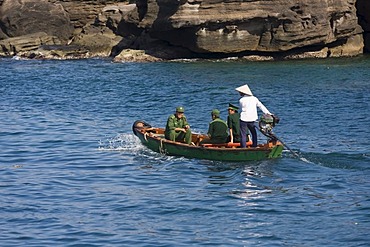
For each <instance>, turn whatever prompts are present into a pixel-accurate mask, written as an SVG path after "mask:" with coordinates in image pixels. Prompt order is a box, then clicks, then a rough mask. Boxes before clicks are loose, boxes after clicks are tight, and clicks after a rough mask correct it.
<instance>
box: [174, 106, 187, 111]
mask: <svg viewBox="0 0 370 247" xmlns="http://www.w3.org/2000/svg"><path fill="white" fill-rule="evenodd" d="M176 112H179V113H184V112H185V110H184V107H182V106H178V107H176Z"/></svg>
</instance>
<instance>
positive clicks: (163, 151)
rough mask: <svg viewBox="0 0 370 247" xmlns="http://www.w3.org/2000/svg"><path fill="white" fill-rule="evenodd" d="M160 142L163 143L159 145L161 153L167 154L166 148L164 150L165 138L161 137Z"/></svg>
mask: <svg viewBox="0 0 370 247" xmlns="http://www.w3.org/2000/svg"><path fill="white" fill-rule="evenodd" d="M160 143H161V145H160V146H159V153H161V154H165V153H166V151H165V150H164V148H163V139H161V141H160Z"/></svg>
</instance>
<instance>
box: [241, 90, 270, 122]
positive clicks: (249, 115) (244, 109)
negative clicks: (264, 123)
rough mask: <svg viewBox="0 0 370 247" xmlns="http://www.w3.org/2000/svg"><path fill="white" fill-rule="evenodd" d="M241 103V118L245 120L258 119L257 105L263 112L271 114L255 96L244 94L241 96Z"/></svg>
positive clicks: (252, 120)
mask: <svg viewBox="0 0 370 247" xmlns="http://www.w3.org/2000/svg"><path fill="white" fill-rule="evenodd" d="M239 105H240V109H241V113H240V120H242V121H244V122H254V121H256V120H257V119H258V115H257V107H258V108H260V109H261V111H262V112H263V113H267V114H271V113H270V112H269V110H267V108H266V107H265V106H264V105H263V104H262V103H261V102H260V101H259V100H258V99H257V98H256V97H255V96H249V95H244V96H243V97H242V98H240V100H239Z"/></svg>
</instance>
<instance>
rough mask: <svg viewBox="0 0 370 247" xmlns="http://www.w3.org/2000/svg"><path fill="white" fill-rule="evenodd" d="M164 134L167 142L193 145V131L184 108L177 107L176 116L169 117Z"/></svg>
mask: <svg viewBox="0 0 370 247" xmlns="http://www.w3.org/2000/svg"><path fill="white" fill-rule="evenodd" d="M164 133H165V137H166V139H167V140H171V141H177V142H185V143H187V144H190V143H191V130H190V126H189V123H188V121H187V120H186V117H185V115H184V107H182V106H179V107H177V108H176V112H175V114H172V115H170V116H169V117H168V120H167V124H166V130H165V132H164Z"/></svg>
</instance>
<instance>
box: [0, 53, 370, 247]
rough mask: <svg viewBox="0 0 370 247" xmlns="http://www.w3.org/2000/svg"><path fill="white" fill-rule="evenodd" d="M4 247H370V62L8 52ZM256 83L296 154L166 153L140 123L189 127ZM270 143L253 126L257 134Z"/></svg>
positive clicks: (0, 169) (2, 75) (1, 140)
mask: <svg viewBox="0 0 370 247" xmlns="http://www.w3.org/2000/svg"><path fill="white" fill-rule="evenodd" d="M0 68H1V72H0V96H1V97H0V99H1V103H0V116H1V121H0V152H1V153H0V154H1V155H0V208H1V211H0V243H1V244H0V245H1V246H346V247H347V246H369V244H370V236H369V231H370V157H369V156H370V141H369V138H370V116H369V114H370V105H369V104H370V103H369V102H370V57H368V56H363V57H357V58H341V59H326V60H305V61H281V62H245V61H177V62H164V63H112V62H110V61H108V60H99V59H95V60H94V59H92V60H76V61H42V60H13V59H2V60H0ZM245 83H248V85H249V86H250V88H251V90H252V92H253V93H254V94H255V95H256V96H257V97H258V98H259V99H260V101H261V102H262V103H263V104H264V105H265V106H266V107H267V108H268V109H269V110H270V111H271V112H273V113H274V114H276V115H278V116H279V117H280V119H281V121H280V123H279V124H278V125H277V126H276V127H275V129H274V132H275V133H276V135H277V136H278V137H279V138H280V139H281V140H283V141H284V143H285V144H286V145H288V147H289V148H290V149H291V150H293V151H294V152H295V153H297V154H298V155H299V157H296V156H295V155H293V154H292V153H291V152H290V151H289V150H285V151H284V153H283V157H282V158H278V159H275V160H265V161H258V162H241V163H228V162H211V161H205V160H196V159H186V158H179V157H168V156H164V155H162V154H159V153H154V152H152V151H149V150H148V149H146V148H145V147H144V146H143V145H141V144H140V142H139V140H138V139H137V138H136V137H135V136H134V135H133V133H132V124H133V122H134V121H135V120H138V119H142V120H145V121H146V122H148V123H150V124H151V125H153V126H159V127H164V126H165V124H166V120H167V118H168V116H169V115H170V114H172V113H173V112H174V111H175V108H176V107H177V106H183V107H184V108H185V115H186V116H187V118H188V121H189V122H190V125H191V128H192V131H193V132H198V133H205V132H206V131H207V128H208V123H209V122H210V121H211V116H210V115H211V114H210V113H211V111H212V109H214V108H217V109H219V110H220V111H221V118H223V119H226V117H227V115H226V114H227V107H228V103H233V104H238V100H239V95H238V93H237V92H236V91H235V88H236V87H238V86H241V85H243V84H245ZM265 140H266V139H265V138H264V137H263V135H259V141H260V142H264V141H265Z"/></svg>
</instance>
